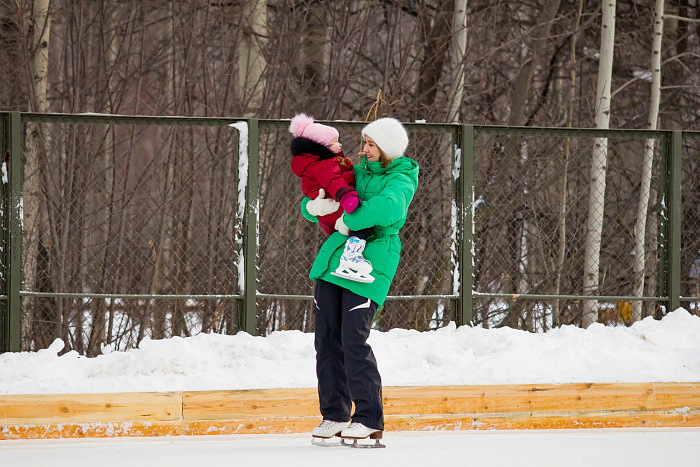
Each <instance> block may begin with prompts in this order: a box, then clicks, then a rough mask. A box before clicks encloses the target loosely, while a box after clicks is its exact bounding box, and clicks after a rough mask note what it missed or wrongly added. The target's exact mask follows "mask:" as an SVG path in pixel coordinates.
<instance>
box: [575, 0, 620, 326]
mask: <svg viewBox="0 0 700 467" xmlns="http://www.w3.org/2000/svg"><path fill="white" fill-rule="evenodd" d="M615 5H616V0H604V1H603V24H602V28H601V29H602V32H601V38H600V65H599V69H598V88H597V91H596V114H595V127H596V128H598V129H607V128H609V126H610V81H611V80H612V65H613V51H614V45H615ZM607 158H608V139H607V138H596V140H595V144H594V147H593V155H592V158H591V186H590V198H589V202H588V221H587V224H586V228H587V230H586V249H585V253H584V258H583V292H584V293H585V294H587V295H596V294H597V293H598V287H599V272H600V271H599V269H600V243H601V237H602V233H603V214H604V212H605V184H606V176H607V163H608V161H607ZM597 321H598V301H597V300H586V301H584V303H583V316H582V317H581V325H582V326H583V327H584V328H587V327H588V326H590V325H591V324H593V323H595V322H597Z"/></svg>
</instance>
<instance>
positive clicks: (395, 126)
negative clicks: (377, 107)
mask: <svg viewBox="0 0 700 467" xmlns="http://www.w3.org/2000/svg"><path fill="white" fill-rule="evenodd" d="M362 136H369V137H370V138H372V139H373V140H374V142H375V143H377V146H379V149H381V150H382V151H384V154H386V155H387V157H388V158H389V159H396V158H398V157H401V156H403V153H404V152H405V151H406V147H407V146H408V135H407V134H406V130H404V128H403V125H401V122H399V121H398V120H396V119H395V118H380V119H379V120H375V121H373V122H372V123H370V124H369V125H367V126H366V127H364V128H363V129H362Z"/></svg>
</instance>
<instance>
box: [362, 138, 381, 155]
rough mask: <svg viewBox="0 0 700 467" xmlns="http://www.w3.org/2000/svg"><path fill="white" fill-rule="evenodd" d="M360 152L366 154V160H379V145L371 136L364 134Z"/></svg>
mask: <svg viewBox="0 0 700 467" xmlns="http://www.w3.org/2000/svg"><path fill="white" fill-rule="evenodd" d="M362 152H364V153H365V154H367V160H368V161H370V162H379V155H380V154H381V153H380V152H379V146H377V143H375V142H374V140H373V139H372V138H370V137H369V136H366V135H365V144H363V145H362Z"/></svg>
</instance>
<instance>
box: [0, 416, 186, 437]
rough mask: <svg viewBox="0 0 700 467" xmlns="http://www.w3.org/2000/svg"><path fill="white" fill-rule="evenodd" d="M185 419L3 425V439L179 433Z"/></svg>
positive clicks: (1, 427)
mask: <svg viewBox="0 0 700 467" xmlns="http://www.w3.org/2000/svg"><path fill="white" fill-rule="evenodd" d="M181 434H182V421H181V420H176V421H167V422H161V421H149V422H136V421H134V422H91V423H47V424H26V425H5V424H0V440H4V439H57V438H118V437H134V436H180V435H181Z"/></svg>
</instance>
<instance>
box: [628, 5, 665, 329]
mask: <svg viewBox="0 0 700 467" xmlns="http://www.w3.org/2000/svg"><path fill="white" fill-rule="evenodd" d="M663 16H664V0H656V6H655V8H654V38H653V40H652V48H651V102H650V105H649V122H648V124H647V128H648V129H650V130H656V124H657V120H658V117H659V101H660V97H661V43H662V39H663V26H664V20H663ZM654 143H655V141H654V140H653V139H651V138H650V139H647V140H646V145H645V148H644V162H643V164H642V180H641V186H640V190H639V204H638V205H637V222H636V224H635V227H634V237H635V238H634V290H633V292H632V294H633V295H634V296H635V297H641V296H642V295H644V273H645V271H646V267H645V260H646V251H645V250H646V248H645V247H646V234H647V212H648V209H649V196H650V191H651V190H650V188H651V172H652V169H653V167H654ZM640 319H642V302H641V301H634V302H632V321H639V320H640Z"/></svg>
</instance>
